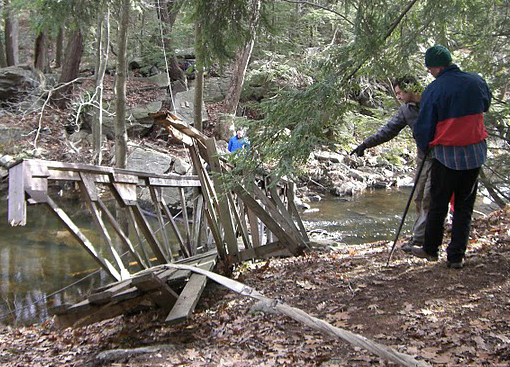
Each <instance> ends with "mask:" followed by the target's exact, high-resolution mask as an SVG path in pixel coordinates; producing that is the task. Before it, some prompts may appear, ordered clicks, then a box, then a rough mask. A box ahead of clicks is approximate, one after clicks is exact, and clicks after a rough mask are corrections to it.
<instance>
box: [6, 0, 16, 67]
mask: <svg viewBox="0 0 510 367" xmlns="http://www.w3.org/2000/svg"><path fill="white" fill-rule="evenodd" d="M4 4H5V13H4V17H5V18H4V22H5V58H6V60H7V65H8V66H12V65H16V64H18V53H19V50H18V48H19V46H18V31H19V24H18V18H17V17H16V16H15V15H14V14H12V12H11V11H10V10H9V0H5V1H4Z"/></svg>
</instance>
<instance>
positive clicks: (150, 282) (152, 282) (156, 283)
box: [132, 273, 179, 311]
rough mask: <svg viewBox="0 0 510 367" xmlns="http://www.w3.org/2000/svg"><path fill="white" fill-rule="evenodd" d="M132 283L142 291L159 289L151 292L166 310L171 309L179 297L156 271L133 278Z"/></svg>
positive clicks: (157, 303) (156, 302) (155, 301)
mask: <svg viewBox="0 0 510 367" xmlns="http://www.w3.org/2000/svg"><path fill="white" fill-rule="evenodd" d="M132 284H133V285H134V286H135V287H136V288H138V289H139V290H140V291H142V292H152V291H155V290H156V291H158V292H156V293H154V294H151V299H152V300H153V301H154V303H155V304H156V305H158V306H159V307H161V308H162V309H164V310H166V311H170V310H171V309H172V307H173V305H174V304H175V302H176V301H177V299H178V298H179V295H178V294H177V293H175V292H174V291H173V290H172V288H170V287H169V286H168V284H166V283H165V282H164V281H163V280H162V279H161V278H159V277H158V276H157V275H156V274H154V273H146V274H143V275H141V276H137V277H135V278H133V280H132Z"/></svg>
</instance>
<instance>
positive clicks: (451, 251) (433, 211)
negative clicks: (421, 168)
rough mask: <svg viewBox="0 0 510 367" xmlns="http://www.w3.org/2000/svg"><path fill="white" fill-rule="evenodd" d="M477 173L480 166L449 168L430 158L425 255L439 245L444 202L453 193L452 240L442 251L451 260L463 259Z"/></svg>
mask: <svg viewBox="0 0 510 367" xmlns="http://www.w3.org/2000/svg"><path fill="white" fill-rule="evenodd" d="M479 172H480V168H475V169H471V170H466V171H456V170H452V169H450V168H448V167H445V166H444V165H443V164H441V163H440V162H439V161H438V160H437V159H434V161H433V163H432V170H431V176H430V179H431V183H430V200H431V201H430V209H429V214H428V216H427V226H426V229H425V243H424V246H423V249H424V250H425V252H426V253H428V254H429V255H436V254H437V253H438V251H439V248H440V247H441V244H442V242H443V230H444V220H445V218H446V215H447V214H448V204H449V202H450V199H451V197H452V194H455V196H454V201H455V204H454V213H453V227H452V239H451V242H450V244H449V245H448V247H447V249H446V254H447V259H448V261H449V262H451V263H455V262H461V261H462V259H463V258H464V254H465V252H466V247H467V242H468V239H469V229H470V227H471V216H472V214H473V208H474V205H475V199H476V190H477V188H478V174H479Z"/></svg>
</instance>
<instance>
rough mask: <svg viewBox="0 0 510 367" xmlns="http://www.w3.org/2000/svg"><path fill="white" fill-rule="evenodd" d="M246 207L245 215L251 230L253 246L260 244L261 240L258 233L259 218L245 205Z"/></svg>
mask: <svg viewBox="0 0 510 367" xmlns="http://www.w3.org/2000/svg"><path fill="white" fill-rule="evenodd" d="M245 208H246V215H247V217H248V223H249V224H250V232H251V242H252V245H253V247H257V246H260V245H261V244H262V242H261V241H260V234H259V226H258V221H259V219H258V218H257V216H256V215H255V213H254V212H253V210H251V209H250V208H249V207H248V206H247V205H246V206H245Z"/></svg>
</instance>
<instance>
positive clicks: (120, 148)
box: [115, 0, 129, 168]
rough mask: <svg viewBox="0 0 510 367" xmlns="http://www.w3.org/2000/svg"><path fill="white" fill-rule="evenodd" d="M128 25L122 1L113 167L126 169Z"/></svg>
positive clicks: (125, 6) (127, 0) (127, 1)
mask: <svg viewBox="0 0 510 367" xmlns="http://www.w3.org/2000/svg"><path fill="white" fill-rule="evenodd" d="M128 25H129V0H122V1H121V7H120V20H119V34H118V42H117V46H118V48H119V50H118V55H117V68H116V70H117V79H116V83H115V90H116V94H117V111H116V112H117V114H116V120H115V167H118V168H126V163H127V131H126V74H127V62H126V48H127V31H128Z"/></svg>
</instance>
